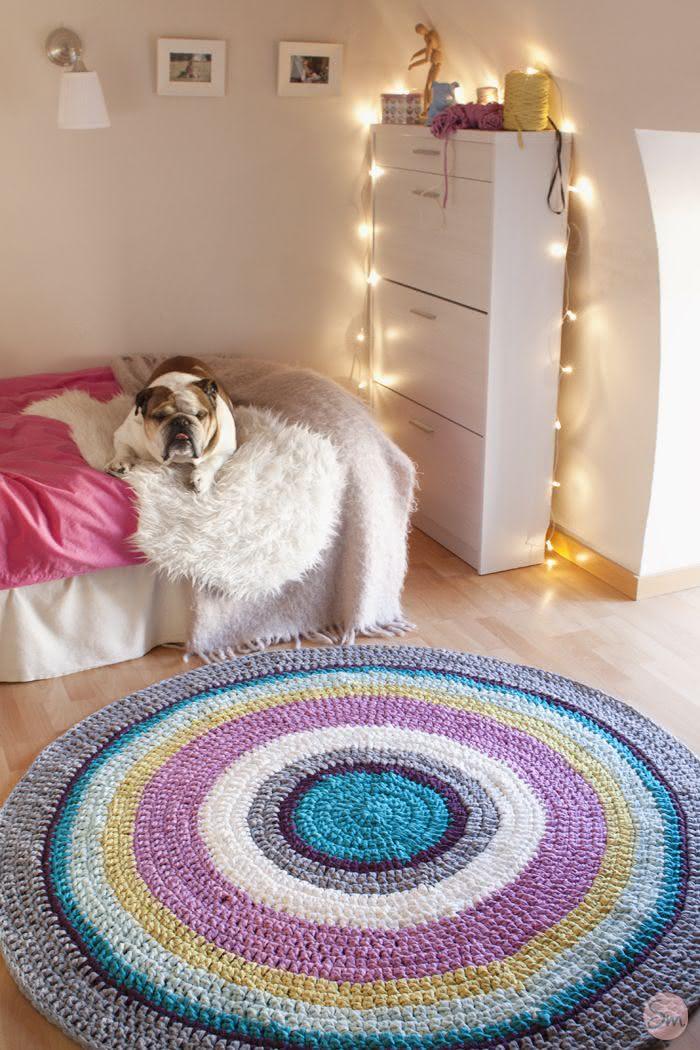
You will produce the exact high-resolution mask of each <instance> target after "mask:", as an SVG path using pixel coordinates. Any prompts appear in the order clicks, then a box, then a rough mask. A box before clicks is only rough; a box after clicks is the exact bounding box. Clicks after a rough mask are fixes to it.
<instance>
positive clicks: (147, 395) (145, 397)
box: [134, 386, 153, 416]
mask: <svg viewBox="0 0 700 1050" xmlns="http://www.w3.org/2000/svg"><path fill="white" fill-rule="evenodd" d="M152 393H153V388H152V387H150V386H147V387H144V388H143V390H139V392H138V394H137V395H136V398H135V402H134V403H135V405H136V415H138V414H139V412H140V413H141V415H142V416H145V414H146V405H147V404H148V402H149V401H150V399H151V394H152Z"/></svg>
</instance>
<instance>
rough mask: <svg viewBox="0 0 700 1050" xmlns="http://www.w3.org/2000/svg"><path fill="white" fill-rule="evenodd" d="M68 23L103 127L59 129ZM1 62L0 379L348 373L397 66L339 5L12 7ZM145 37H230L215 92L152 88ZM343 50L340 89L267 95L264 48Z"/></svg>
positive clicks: (272, 73) (272, 57) (89, 0)
mask: <svg viewBox="0 0 700 1050" xmlns="http://www.w3.org/2000/svg"><path fill="white" fill-rule="evenodd" d="M61 23H62V24H65V25H68V26H70V27H72V28H74V29H75V30H76V31H78V32H79V33H80V34H81V35H82V37H83V41H84V44H85V47H86V55H85V57H86V61H87V65H88V67H89V68H95V69H97V71H98V73H99V74H100V77H101V80H102V85H103V88H104V92H105V95H106V98H107V103H108V106H109V110H110V115H111V118H112V127H111V129H109V130H102V131H93V132H68V131H58V130H57V128H56V105H57V99H58V78H59V76H60V75H61V74H60V72H59V70H58V69H57V68H56V67H55V66H52V65H51V64H50V63H49V62H48V61H47V59H46V58H45V57H44V56H43V50H42V49H43V42H44V39H45V37H46V35H47V33H48V32H49V31H50V30H51V29H54V28H56V26H57V25H59V24H61ZM3 27H4V33H5V41H6V44H8V45H9V46H6V48H5V57H4V59H3V62H2V64H1V66H0V137H1V140H2V147H1V148H2V158H3V159H2V163H1V164H0V212H1V214H2V222H1V224H0V226H1V230H2V232H1V238H2V239H1V243H0V318H1V323H0V375H9V374H16V373H19V372H24V371H27V372H28V371H39V370H59V369H64V368H68V367H72V366H83V365H88V364H92V363H95V362H97V361H104V360H106V359H108V358H109V357H110V356H111V355H113V354H120V353H125V352H129V351H140V350H148V351H158V352H171V351H172V352H187V353H206V352H222V351H228V350H232V349H236V350H237V351H239V352H250V353H254V354H259V355H267V356H270V357H282V358H285V359H288V360H292V361H300V362H304V363H308V364H311V365H314V366H316V367H319V368H322V369H324V370H325V371H328V372H329V373H331V374H333V375H342V374H345V373H347V371H348V369H349V360H350V348H351V346H352V344H353V331H354V329H353V326H354V325H355V324H357V323H358V321H359V319H360V316H361V311H362V303H363V297H364V291H365V289H364V285H363V282H362V279H361V275H360V263H361V251H362V247H361V244H360V242H359V239H358V237H357V235H356V227H357V224H358V221H359V210H358V209H359V207H360V191H361V188H362V181H363V178H364V176H365V169H366V165H365V159H364V144H365V141H366V131H365V129H363V128H362V127H361V126H360V124H359V123H358V121H357V118H356V110H357V108H358V106H359V105H360V104H362V103H363V102H370V101H372V100H373V99H374V98H376V95H377V93H378V91H379V90H380V89H381V87H382V86H383V83H384V80H385V79H386V75H388V72H387V73H386V74H385V72H384V69H385V67H386V69H387V70H388V69H389V68H390V67H391V65H392V63H390V59H389V57H388V55H387V54H386V50H385V49H384V48H383V47H382V46H381V43H380V41H379V40H378V38H377V35H376V32H375V30H376V21H375V16H374V14H373V10H372V8H371V5H369V4H356V3H348V2H344V0H300V2H295V3H293V4H292V3H289V2H288V0H265V3H257V4H244V3H236V2H234V0H197V3H194V2H192V0H147V2H144V0H119V2H118V3H115V2H114V0H64V2H62V3H61V4H60V5H59V4H56V3H54V2H51V0H33V2H32V3H31V4H30V3H27V2H26V0H9V2H7V3H5V4H4V5H3ZM158 36H200V37H216V38H224V39H226V40H227V41H228V45H229V52H228V58H229V70H228V94H227V96H226V97H225V98H223V99H218V98H214V99H199V98H169V97H168V98H164V97H160V96H158V95H156V94H155V92H154V81H155V43H156V38H157V37H158ZM284 39H287V40H296V39H302V40H303V39H311V40H314V39H315V40H322V41H324V40H326V41H339V42H342V43H344V44H345V59H346V63H345V67H346V68H345V80H344V91H343V95H342V97H340V98H330V99H323V100H307V99H303V98H302V99H290V98H279V97H278V96H277V93H276V69H277V66H276V62H277V42H278V41H279V40H284Z"/></svg>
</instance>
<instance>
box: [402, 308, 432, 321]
mask: <svg viewBox="0 0 700 1050" xmlns="http://www.w3.org/2000/svg"><path fill="white" fill-rule="evenodd" d="M408 312H409V313H411V314H415V315H416V317H424V318H425V319H426V321H437V314H429V313H428V311H427V310H418V309H417V308H416V307H415V306H412V307H411V309H410V310H409V311H408Z"/></svg>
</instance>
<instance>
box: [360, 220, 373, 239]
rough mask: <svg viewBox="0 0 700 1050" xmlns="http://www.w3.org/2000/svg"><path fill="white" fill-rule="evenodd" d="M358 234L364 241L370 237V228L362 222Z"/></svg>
mask: <svg viewBox="0 0 700 1050" xmlns="http://www.w3.org/2000/svg"><path fill="white" fill-rule="evenodd" d="M357 233H358V236H359V237H362V239H363V241H364V240H366V239H367V238H368V237H369V234H370V228H369V226H368V224H367V223H366V222H361V223H360V225H359V226H358V227H357Z"/></svg>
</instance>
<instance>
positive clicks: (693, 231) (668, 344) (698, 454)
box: [637, 131, 700, 574]
mask: <svg viewBox="0 0 700 1050" xmlns="http://www.w3.org/2000/svg"><path fill="white" fill-rule="evenodd" d="M637 138H638V140H639V148H640V150H641V154H642V160H643V162H644V169H645V172H646V178H647V183H648V185H649V197H650V199H651V208H652V212H653V215H654V224H655V226H656V239H657V243H658V251H659V279H660V281H659V283H660V294H661V374H660V381H659V414H658V429H657V440H656V455H655V459H654V474H653V480H652V488H651V501H650V505H649V518H648V521H647V529H646V537H645V542H644V555H643V558H642V572H643V574H653V573H660V572H666V571H668V570H672V569H678V568H685V567H687V566H695V565H700V483H699V482H698V463H699V462H700V403H699V397H700V336H699V335H698V330H699V329H698V316H699V315H700V204H699V202H698V194H699V193H700V134H698V133H697V132H695V133H690V132H686V133H680V132H669V131H638V132H637Z"/></svg>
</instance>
